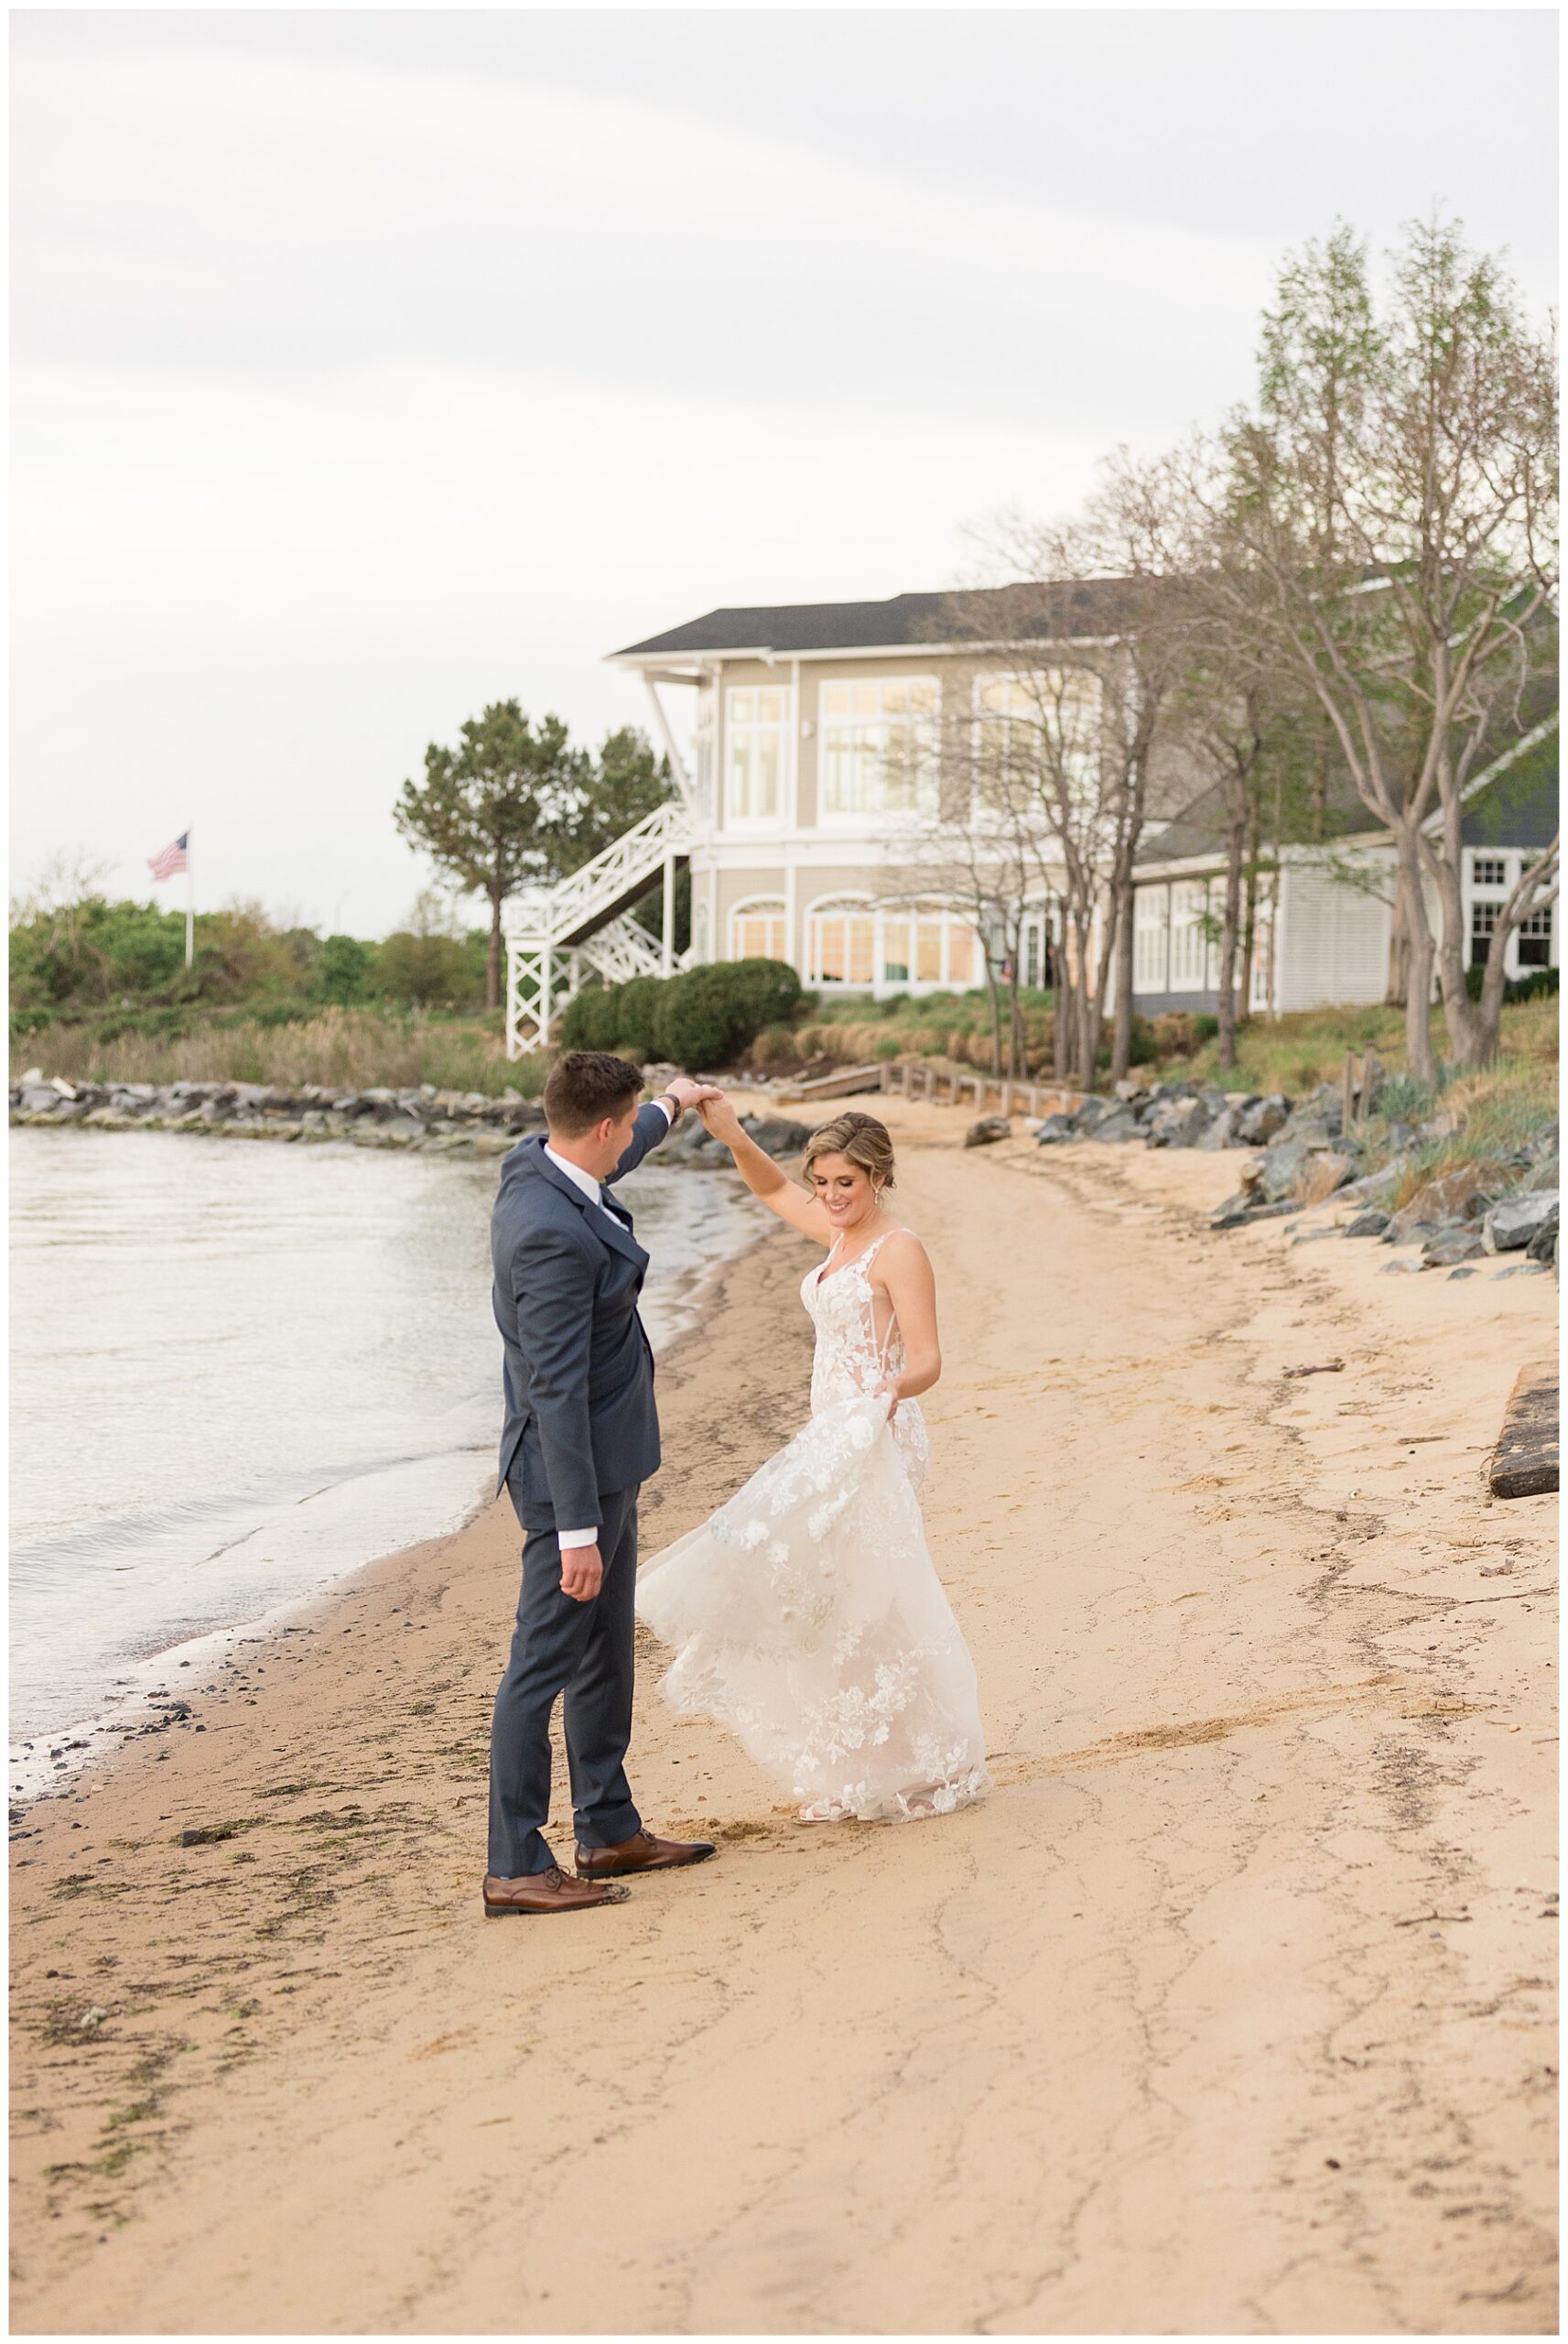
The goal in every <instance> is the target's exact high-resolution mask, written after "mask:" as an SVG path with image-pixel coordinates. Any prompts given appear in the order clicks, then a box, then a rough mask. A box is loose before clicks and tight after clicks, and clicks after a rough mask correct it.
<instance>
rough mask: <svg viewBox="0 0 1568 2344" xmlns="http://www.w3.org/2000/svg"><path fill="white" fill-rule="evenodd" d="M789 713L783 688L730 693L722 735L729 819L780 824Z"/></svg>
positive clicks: (772, 686)
mask: <svg viewBox="0 0 1568 2344" xmlns="http://www.w3.org/2000/svg"><path fill="white" fill-rule="evenodd" d="M788 709H789V694H788V692H787V691H785V690H784V688H783V687H782V685H777V684H764V685H761V686H758V687H756V688H754V689H753V688H752V686H750V685H747V686H744V687H742V686H739V685H737V686H736V687H735V688H734V689H732V690H731V692H730V699H729V707H728V713H727V717H726V731H725V747H726V758H725V769H726V772H727V774H728V776H729V780H728V786H727V788H726V792H725V798H724V808H725V817H726V819H727V820H729V821H731V822H773V821H776V820H777V819H778V815H779V808H780V804H781V802H782V787H781V785H782V779H783V774H784V724H785V721H786V717H787V713H788Z"/></svg>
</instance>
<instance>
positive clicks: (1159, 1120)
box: [1144, 1092, 1209, 1147]
mask: <svg viewBox="0 0 1568 2344" xmlns="http://www.w3.org/2000/svg"><path fill="white" fill-rule="evenodd" d="M1208 1123H1209V1110H1208V1108H1207V1107H1206V1105H1205V1103H1204V1101H1202V1100H1201V1099H1200V1098H1199V1097H1198V1096H1197V1094H1196V1093H1195V1092H1193V1093H1192V1094H1191V1095H1190V1096H1188V1097H1186V1098H1174V1099H1161V1100H1158V1101H1156V1102H1155V1106H1154V1110H1153V1112H1152V1115H1150V1116H1149V1117H1148V1119H1147V1120H1146V1122H1145V1123H1144V1131H1145V1133H1146V1135H1147V1140H1148V1145H1150V1146H1151V1147H1196V1145H1198V1142H1199V1141H1200V1140H1201V1139H1202V1137H1203V1135H1204V1133H1205V1132H1206V1130H1207V1128H1208Z"/></svg>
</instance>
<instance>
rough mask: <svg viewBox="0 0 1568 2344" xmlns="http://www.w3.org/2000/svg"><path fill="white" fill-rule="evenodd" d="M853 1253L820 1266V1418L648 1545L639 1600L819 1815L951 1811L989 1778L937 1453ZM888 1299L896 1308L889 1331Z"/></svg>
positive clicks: (683, 1666) (816, 1295) (717, 1713)
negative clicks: (891, 1379) (930, 1477)
mask: <svg viewBox="0 0 1568 2344" xmlns="http://www.w3.org/2000/svg"><path fill="white" fill-rule="evenodd" d="M891 1234H892V1232H891V1231H888V1232H884V1234H883V1236H882V1237H879V1238H878V1239H877V1240H876V1241H875V1243H872V1244H871V1245H869V1246H868V1247H867V1248H866V1251H865V1252H864V1253H862V1254H860V1257H859V1259H858V1260H856V1261H854V1262H852V1263H850V1264H849V1265H848V1266H847V1267H845V1268H843V1269H839V1270H835V1268H834V1267H833V1256H834V1253H837V1252H838V1247H837V1245H835V1247H834V1249H833V1253H830V1254H829V1255H828V1257H827V1263H826V1264H824V1265H823V1267H822V1268H821V1269H818V1270H813V1271H812V1272H811V1273H810V1274H809V1275H808V1276H807V1277H806V1282H805V1284H804V1286H802V1288H801V1300H802V1301H803V1302H804V1303H805V1305H806V1309H807V1311H808V1312H809V1313H810V1316H811V1319H812V1320H813V1323H814V1324H815V1326H816V1360H815V1363H814V1366H813V1369H812V1377H811V1410H812V1413H811V1418H810V1421H809V1423H807V1424H806V1426H805V1427H804V1428H803V1429H802V1430H801V1431H800V1432H799V1433H797V1434H796V1436H795V1439H794V1440H792V1441H791V1442H790V1444H789V1446H788V1448H787V1449H781V1450H780V1451H779V1453H778V1455H777V1456H776V1457H772V1458H770V1459H769V1460H768V1461H767V1463H766V1464H765V1465H763V1466H762V1468H761V1469H760V1470H758V1471H757V1472H755V1473H753V1474H752V1478H751V1480H750V1481H748V1482H747V1483H746V1485H745V1487H744V1488H743V1489H741V1490H740V1491H738V1492H737V1493H736V1494H735V1496H734V1497H732V1498H731V1499H730V1501H729V1503H727V1504H725V1505H722V1506H720V1507H719V1511H718V1513H717V1514H712V1515H710V1516H709V1518H708V1521H707V1522H705V1523H704V1524H702V1525H700V1527H698V1528H697V1529H696V1530H692V1531H688V1532H687V1536H685V1537H684V1538H678V1539H676V1543H675V1544H674V1546H666V1547H665V1550H664V1552H663V1553H662V1554H660V1555H657V1556H655V1557H654V1559H653V1560H652V1561H651V1562H649V1563H646V1564H644V1566H643V1570H642V1572H641V1573H640V1575H639V1579H638V1587H637V1611H638V1614H639V1616H640V1617H641V1618H642V1619H643V1621H644V1622H646V1624H647V1625H648V1627H650V1628H651V1629H652V1630H653V1632H654V1635H656V1636H657V1637H658V1638H659V1639H660V1641H661V1642H662V1643H664V1644H669V1645H672V1646H673V1647H674V1648H675V1651H676V1660H675V1664H674V1666H672V1667H671V1669H670V1671H669V1673H668V1675H667V1676H666V1677H665V1680H664V1690H665V1695H666V1696H667V1698H668V1699H669V1700H670V1701H671V1702H672V1703H673V1705H674V1706H675V1708H676V1709H680V1710H683V1711H687V1712H699V1713H701V1714H704V1715H706V1716H708V1717H711V1718H715V1719H717V1720H719V1723H720V1724H721V1725H726V1726H728V1727H729V1728H730V1731H732V1732H733V1733H734V1734H735V1735H736V1736H737V1737H738V1738H739V1740H740V1741H741V1743H742V1744H743V1745H744V1747H745V1748H746V1749H747V1750H748V1751H749V1752H750V1753H751V1755H752V1757H753V1758H754V1759H756V1761H757V1762H758V1763H759V1764H761V1765H762V1766H764V1767H766V1768H767V1769H768V1771H769V1772H770V1773H771V1774H774V1775H776V1776H777V1777H778V1779H779V1780H780V1781H781V1782H783V1783H785V1784H787V1785H788V1786H789V1788H790V1790H791V1792H792V1794H793V1795H794V1796H795V1797H796V1798H798V1799H801V1800H804V1801H805V1802H806V1808H805V1810H804V1811H805V1812H806V1814H807V1815H808V1816H809V1817H810V1818H811V1819H813V1820H838V1819H848V1818H857V1819H858V1820H860V1821H861V1822H867V1823H871V1822H890V1823H891V1822H900V1821H905V1820H910V1819H913V1818H915V1817H918V1816H927V1815H943V1814H947V1813H949V1812H950V1811H951V1810H952V1809H953V1808H954V1807H963V1806H966V1805H968V1802H969V1801H970V1800H972V1799H977V1798H979V1797H980V1796H982V1795H983V1794H984V1793H985V1792H986V1791H987V1790H988V1789H989V1778H988V1776H987V1774H986V1766H985V1742H984V1737H983V1735H982V1732H981V1729H980V1717H979V1699H978V1697H977V1693H976V1688H975V1671H974V1664H973V1663H972V1662H971V1660H970V1658H969V1655H968V1648H967V1646H966V1645H965V1643H964V1639H963V1637H962V1636H961V1635H960V1633H958V1625H957V1621H956V1620H955V1619H954V1617H953V1614H952V1612H951V1610H950V1608H949V1606H948V1602H947V1599H946V1595H945V1594H944V1593H943V1590H942V1583H941V1581H940V1580H939V1579H938V1578H937V1576H936V1572H935V1567H934V1565H933V1563H932V1560H931V1557H930V1554H929V1552H928V1551H927V1548H926V1545H925V1529H924V1526H923V1525H922V1522H921V1516H920V1503H919V1498H918V1496H917V1492H918V1491H919V1488H920V1485H921V1483H922V1481H924V1479H925V1467H926V1461H927V1459H928V1457H929V1454H930V1450H929V1445H928V1443H927V1440H926V1434H925V1420H924V1418H923V1417H922V1416H921V1413H920V1410H919V1407H918V1406H917V1405H916V1404H915V1403H914V1401H913V1400H903V1401H901V1402H900V1403H899V1407H898V1413H897V1415H896V1416H894V1417H893V1418H892V1424H891V1425H890V1423H889V1420H888V1418H889V1403H888V1401H887V1400H886V1399H884V1398H879V1397H877V1396H876V1387H877V1385H878V1384H880V1383H881V1381H882V1380H883V1378H884V1376H885V1375H886V1374H887V1373H890V1372H892V1373H897V1371H898V1370H899V1368H900V1367H902V1365H903V1341H902V1340H901V1338H900V1336H899V1332H898V1329H897V1326H896V1324H895V1323H893V1321H892V1314H891V1306H890V1305H889V1303H888V1299H887V1297H886V1296H885V1295H881V1296H879V1295H878V1293H877V1291H876V1289H875V1288H874V1287H873V1286H872V1285H871V1279H870V1277H869V1275H868V1272H869V1269H870V1266H871V1258H872V1256H873V1255H874V1254H875V1253H876V1252H877V1250H878V1247H879V1246H881V1244H882V1243H885V1240H886V1237H887V1236H889V1235H891ZM879 1310H880V1311H881V1313H883V1314H886V1317H887V1323H886V1325H885V1326H884V1328H883V1330H882V1332H881V1337H880V1339H879V1335H878V1331H877V1321H878V1316H879Z"/></svg>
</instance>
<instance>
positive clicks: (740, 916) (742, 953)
mask: <svg viewBox="0 0 1568 2344" xmlns="http://www.w3.org/2000/svg"><path fill="white" fill-rule="evenodd" d="M787 938H788V928H787V925H786V920H785V915H784V904H783V902H782V900H780V899H778V898H775V897H766V898H759V899H758V900H757V901H755V902H753V903H749V904H737V905H736V906H735V908H734V910H733V911H732V912H731V913H730V959H731V960H788V959H789V952H788V950H787Z"/></svg>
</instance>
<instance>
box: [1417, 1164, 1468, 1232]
mask: <svg viewBox="0 0 1568 2344" xmlns="http://www.w3.org/2000/svg"><path fill="white" fill-rule="evenodd" d="M1484 1177H1485V1176H1484V1175H1483V1173H1482V1171H1481V1168H1480V1167H1479V1166H1478V1165H1475V1164H1457V1165H1455V1166H1454V1167H1453V1168H1452V1169H1451V1170H1450V1171H1447V1172H1440V1173H1439V1174H1438V1176H1437V1177H1436V1178H1435V1179H1433V1180H1424V1181H1422V1185H1421V1187H1420V1188H1418V1189H1417V1190H1416V1192H1415V1194H1414V1196H1413V1197H1411V1200H1410V1202H1409V1203H1408V1204H1407V1205H1405V1206H1403V1207H1402V1208H1401V1209H1400V1214H1399V1218H1400V1221H1409V1222H1411V1224H1412V1225H1413V1223H1415V1222H1416V1221H1449V1220H1458V1221H1462V1220H1463V1219H1464V1218H1465V1211H1466V1209H1467V1207H1468V1206H1469V1204H1470V1202H1471V1199H1473V1198H1475V1197H1476V1196H1477V1195H1478V1194H1479V1193H1480V1190H1481V1185H1482V1181H1483V1178H1484Z"/></svg>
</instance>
